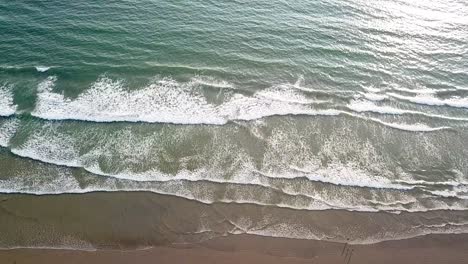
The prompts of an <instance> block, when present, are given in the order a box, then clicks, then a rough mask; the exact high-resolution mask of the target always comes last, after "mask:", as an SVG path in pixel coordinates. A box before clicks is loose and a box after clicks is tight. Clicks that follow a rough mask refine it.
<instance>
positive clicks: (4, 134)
mask: <svg viewBox="0 0 468 264" xmlns="http://www.w3.org/2000/svg"><path fill="white" fill-rule="evenodd" d="M18 124H19V120H18V119H15V118H13V119H8V120H5V121H4V122H3V123H0V146H1V147H8V145H9V142H10V139H11V137H13V135H14V134H15V133H16V129H17V127H18Z"/></svg>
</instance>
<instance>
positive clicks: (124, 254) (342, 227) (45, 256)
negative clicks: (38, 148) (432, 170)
mask: <svg viewBox="0 0 468 264" xmlns="http://www.w3.org/2000/svg"><path fill="white" fill-rule="evenodd" d="M448 215H450V217H451V218H452V219H455V218H459V219H464V218H465V217H467V213H466V212H465V211H460V212H449V211H435V212H425V213H401V214H398V215H397V214H389V213H367V212H349V211H341V210H325V211H300V210H291V209H285V208H276V207H262V206H257V205H245V204H230V205H226V204H211V205H207V204H202V203H199V202H195V201H190V200H187V199H182V198H178V197H172V196H167V195H158V194H154V193H147V192H113V193H106V192H96V193H86V194H65V195H42V196H36V195H24V194H2V195H0V244H1V245H2V247H3V248H14V247H18V246H19V247H22V248H24V247H62V248H63V247H64V248H73V249H77V248H79V249H81V250H66V249H55V250H54V249H21V248H20V249H8V250H0V263H1V264H3V263H17V264H20V263H34V264H37V263H51V264H55V263H57V264H58V263H91V264H92V263H347V262H348V260H349V256H351V260H350V261H349V263H400V264H404V263H468V235H466V234H460V235H454V234H452V235H428V236H420V237H416V238H411V239H403V240H394V241H387V242H380V243H375V244H370V245H351V246H349V247H346V248H345V250H344V253H343V248H344V245H345V244H343V243H337V242H327V241H323V240H314V239H285V238H273V237H264V236H257V235H248V234H239V235H228V236H226V234H228V233H230V232H231V233H232V232H245V230H242V228H245V226H244V227H242V226H239V223H241V222H242V221H241V220H240V219H241V218H239V217H241V216H249V217H250V220H251V221H252V222H251V223H249V225H250V226H249V228H250V229H249V232H250V231H265V230H268V228H269V227H270V225H272V224H271V223H270V224H265V223H264V221H263V219H265V218H266V217H269V219H270V220H271V221H274V219H273V218H271V217H273V216H275V217H278V218H277V219H281V222H284V223H288V224H291V225H296V224H298V223H301V224H302V225H303V226H305V227H307V228H310V229H312V230H313V231H314V232H317V233H320V232H326V233H327V234H329V235H333V236H335V237H326V238H325V239H339V238H340V237H342V236H345V235H348V234H349V235H351V236H352V237H353V239H356V238H359V237H360V236H363V237H366V236H370V235H373V234H374V233H375V234H378V233H383V234H385V232H388V233H393V232H400V234H401V232H408V233H410V232H411V229H413V228H412V227H413V226H418V225H421V224H422V223H424V221H429V222H428V223H430V224H437V222H435V221H444V222H446V221H447V220H446V219H444V217H446V216H448ZM236 217H237V218H236ZM273 224H274V223H273ZM260 227H261V228H263V230H262V229H260ZM304 230H307V229H304ZM348 231H349V232H348ZM351 231H352V232H351ZM298 232H304V231H303V230H298ZM144 248H146V249H144ZM96 249H97V250H96ZM85 250H94V251H85ZM351 252H352V254H351Z"/></svg>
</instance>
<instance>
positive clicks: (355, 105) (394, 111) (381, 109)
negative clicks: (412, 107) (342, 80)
mask: <svg viewBox="0 0 468 264" xmlns="http://www.w3.org/2000/svg"><path fill="white" fill-rule="evenodd" d="M347 107H348V108H349V109H350V110H352V111H355V112H359V113H361V112H374V113H379V114H390V115H402V114H405V113H410V112H409V111H407V110H402V109H398V108H394V107H390V106H377V105H376V104H374V103H372V102H369V101H362V100H359V101H358V100H353V101H351V103H349V104H348V106H347Z"/></svg>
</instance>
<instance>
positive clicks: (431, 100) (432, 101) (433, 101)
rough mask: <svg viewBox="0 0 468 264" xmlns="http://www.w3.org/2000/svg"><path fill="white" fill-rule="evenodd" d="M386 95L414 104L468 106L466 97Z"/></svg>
mask: <svg viewBox="0 0 468 264" xmlns="http://www.w3.org/2000/svg"><path fill="white" fill-rule="evenodd" d="M388 95H390V96H392V97H394V98H397V99H400V100H405V101H408V102H412V103H415V104H423V105H433V106H444V105H445V106H450V107H458V108H468V98H460V97H452V98H449V99H440V98H437V97H433V96H430V95H417V96H404V95H400V94H396V93H388Z"/></svg>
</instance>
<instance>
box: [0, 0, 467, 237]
mask: <svg viewBox="0 0 468 264" xmlns="http://www.w3.org/2000/svg"><path fill="white" fill-rule="evenodd" d="M467 14H468V3H467V2H466V1H463V0H452V1H442V0H434V1H422V0H417V1H403V0H398V1H390V0H379V1H372V2H369V1H362V0H350V1H347V0H332V1H276V0H274V1H263V0H259V1H199V0H190V1H170V0H164V1H150V0H126V1H107V2H106V3H98V2H95V1H78V2H73V1H1V2H0V192H1V193H4V194H9V193H26V194H38V195H43V194H64V193H86V192H93V191H109V192H113V191H128V192H135V191H149V192H155V193H159V194H163V195H169V196H178V197H183V198H187V199H190V200H195V201H199V202H201V203H204V204H227V205H229V204H235V205H236V206H237V205H239V204H241V205H242V204H245V205H252V204H253V205H258V206H260V207H265V208H288V209H291V210H296V211H297V212H312V211H323V210H331V211H333V210H336V211H337V212H339V211H352V212H355V211H357V212H366V213H375V214H380V213H390V214H394V215H395V217H397V218H398V215H401V214H402V213H403V214H405V215H406V216H405V217H401V221H400V222H398V224H399V225H402V226H405V225H407V226H410V224H409V222H411V226H412V227H413V228H412V229H411V232H409V231H408V229H404V228H403V229H399V230H400V231H398V232H397V231H395V232H386V233H385V232H381V233H379V234H373V233H369V234H367V235H366V236H364V237H362V236H360V237H359V238H356V239H355V241H356V242H366V241H374V240H386V239H396V238H401V237H407V236H415V235H421V234H428V233H464V232H468V211H467V210H468V17H467ZM427 212H442V213H440V214H441V215H444V216H443V217H441V216H439V217H438V218H433V219H431V220H430V221H429V220H427V219H426V218H424V217H423V216H421V217H420V218H418V220H417V221H416V220H414V219H413V218H411V219H412V220H411V221H409V220H405V219H407V218H408V217H407V215H408V214H409V215H411V217H413V214H414V218H415V219H416V218H417V216H418V215H419V214H421V213H427ZM284 217H285V216H284V215H283V216H281V215H277V216H276V217H275V216H273V215H268V219H269V220H265V219H263V220H262V221H267V222H268V221H271V223H276V227H277V228H276V229H275V225H273V224H272V225H270V226H269V227H268V230H267V231H265V230H263V231H264V232H261V231H259V230H258V229H257V230H247V229H243V231H242V232H246V233H253V234H260V235H268V236H284V237H299V238H315V239H317V238H321V237H327V236H328V235H330V234H332V233H333V232H336V231H333V230H332V231H330V230H325V229H323V230H318V229H319V228H318V227H311V226H310V225H309V224H305V223H303V224H304V225H303V226H300V223H295V224H291V222H288V221H290V219H289V220H288V221H286V220H285V218H284ZM248 218H249V215H244V216H243V218H242V219H244V220H239V219H238V220H233V219H231V221H234V222H235V221H238V222H237V225H241V222H242V223H245V221H247V220H245V219H248ZM248 221H250V223H252V221H255V220H252V219H249V220H248ZM405 221H407V222H405ZM425 221H426V222H425ZM414 223H418V225H416V224H414ZM203 228H204V229H207V228H208V229H209V227H207V226H204V227H203ZM298 230H301V231H300V232H299V231H298ZM231 231H232V230H225V231H224V232H225V233H239V232H240V231H239V230H237V231H236V232H231ZM314 232H315V233H314ZM327 232H328V233H327ZM318 233H320V235H319V234H318ZM337 240H339V238H337ZM3 242H4V241H3Z"/></svg>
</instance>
